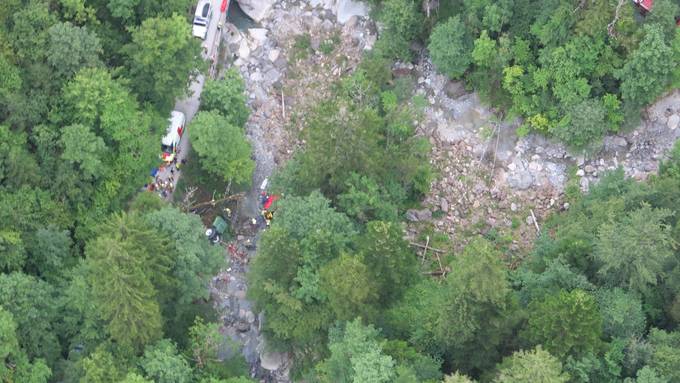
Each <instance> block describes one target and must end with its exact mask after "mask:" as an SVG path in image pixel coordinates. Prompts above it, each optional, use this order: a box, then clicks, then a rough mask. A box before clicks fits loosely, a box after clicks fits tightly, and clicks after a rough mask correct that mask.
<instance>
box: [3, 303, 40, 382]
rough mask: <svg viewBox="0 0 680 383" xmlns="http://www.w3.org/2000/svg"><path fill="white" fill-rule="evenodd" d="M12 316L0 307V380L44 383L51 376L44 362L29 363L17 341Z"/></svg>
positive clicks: (15, 326)
mask: <svg viewBox="0 0 680 383" xmlns="http://www.w3.org/2000/svg"><path fill="white" fill-rule="evenodd" d="M16 331H17V325H16V323H15V322H14V317H13V316H12V314H11V313H10V312H8V311H6V310H5V309H3V308H2V306H0V361H2V363H0V379H2V380H3V381H5V382H26V383H46V382H47V381H48V378H49V377H50V376H51V375H52V371H50V369H49V367H47V365H46V364H45V362H44V360H42V359H37V360H34V361H32V362H31V361H29V359H28V356H26V353H25V352H24V351H23V350H22V349H21V348H20V346H19V341H18V340H17V334H16Z"/></svg>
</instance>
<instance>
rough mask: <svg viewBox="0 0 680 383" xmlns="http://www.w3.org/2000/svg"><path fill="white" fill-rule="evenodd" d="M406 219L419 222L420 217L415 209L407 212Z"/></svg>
mask: <svg viewBox="0 0 680 383" xmlns="http://www.w3.org/2000/svg"><path fill="white" fill-rule="evenodd" d="M406 219H407V220H409V221H411V222H418V215H417V214H416V210H415V209H409V210H406Z"/></svg>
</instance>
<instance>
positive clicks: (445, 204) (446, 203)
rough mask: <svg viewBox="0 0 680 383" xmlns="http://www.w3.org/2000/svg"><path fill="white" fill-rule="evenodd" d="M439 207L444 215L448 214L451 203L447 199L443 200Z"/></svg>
mask: <svg viewBox="0 0 680 383" xmlns="http://www.w3.org/2000/svg"><path fill="white" fill-rule="evenodd" d="M439 207H440V208H441V209H442V211H443V212H444V213H447V212H448V211H449V201H447V200H446V198H442V200H441V202H440V203H439Z"/></svg>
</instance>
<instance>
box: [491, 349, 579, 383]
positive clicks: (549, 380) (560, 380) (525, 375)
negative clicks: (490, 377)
mask: <svg viewBox="0 0 680 383" xmlns="http://www.w3.org/2000/svg"><path fill="white" fill-rule="evenodd" d="M498 370H499V371H498V374H497V375H496V378H495V379H494V382H495V383H524V382H536V383H566V382H567V381H569V374H566V373H564V372H562V363H560V361H559V360H558V359H557V358H555V357H554V356H552V355H550V353H549V352H547V351H545V350H543V349H542V348H541V347H540V346H538V347H537V348H535V349H533V350H531V351H523V350H520V351H517V352H515V353H514V354H512V356H510V357H508V358H505V359H503V363H501V364H500V365H499V367H498Z"/></svg>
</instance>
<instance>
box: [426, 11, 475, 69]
mask: <svg viewBox="0 0 680 383" xmlns="http://www.w3.org/2000/svg"><path fill="white" fill-rule="evenodd" d="M428 49H429V50H430V54H431V55H432V62H433V63H434V65H436V66H437V69H438V70H439V71H440V72H442V73H444V74H445V75H447V76H449V77H451V78H459V77H460V76H462V75H463V74H464V73H465V71H467V69H468V66H469V65H470V63H472V56H471V53H472V41H471V39H470V37H468V34H467V31H466V29H465V25H464V24H463V23H462V21H461V20H460V17H458V16H456V17H451V18H450V19H448V20H447V21H446V22H444V23H439V24H437V26H436V27H435V28H434V29H433V30H432V34H431V35H430V45H428Z"/></svg>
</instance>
